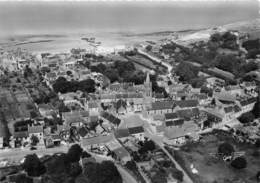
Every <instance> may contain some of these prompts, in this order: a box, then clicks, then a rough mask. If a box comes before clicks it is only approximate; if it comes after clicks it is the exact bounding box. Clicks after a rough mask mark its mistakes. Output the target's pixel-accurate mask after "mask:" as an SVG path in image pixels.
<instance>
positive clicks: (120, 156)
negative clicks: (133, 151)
mask: <svg viewBox="0 0 260 183" xmlns="http://www.w3.org/2000/svg"><path fill="white" fill-rule="evenodd" d="M106 147H107V148H108V149H109V150H110V151H112V152H114V154H115V157H114V158H115V159H116V160H118V161H120V162H121V163H122V164H123V165H125V164H126V163H127V162H128V161H131V159H132V158H131V156H130V153H129V152H128V151H127V150H126V149H125V148H124V147H123V146H122V145H121V144H120V143H119V142H118V141H117V140H116V139H114V140H111V141H109V142H108V143H106Z"/></svg>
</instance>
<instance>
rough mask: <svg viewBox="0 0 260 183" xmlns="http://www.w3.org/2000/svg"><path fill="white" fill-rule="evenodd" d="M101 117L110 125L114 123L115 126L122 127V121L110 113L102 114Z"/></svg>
mask: <svg viewBox="0 0 260 183" xmlns="http://www.w3.org/2000/svg"><path fill="white" fill-rule="evenodd" d="M101 117H102V118H103V119H105V120H107V121H109V122H110V123H112V124H113V125H115V126H116V127H117V126H119V125H120V123H121V120H120V119H119V118H117V117H115V116H114V115H112V114H110V113H108V112H102V113H101Z"/></svg>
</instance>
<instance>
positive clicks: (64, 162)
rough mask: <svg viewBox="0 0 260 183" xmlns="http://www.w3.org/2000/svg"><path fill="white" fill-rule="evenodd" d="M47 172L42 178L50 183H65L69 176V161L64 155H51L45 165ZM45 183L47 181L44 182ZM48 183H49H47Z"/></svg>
mask: <svg viewBox="0 0 260 183" xmlns="http://www.w3.org/2000/svg"><path fill="white" fill-rule="evenodd" d="M46 169H47V172H46V174H45V177H44V178H48V179H49V180H51V181H50V183H60V182H65V181H66V180H68V179H69V175H70V170H71V168H70V161H69V160H68V158H67V155H66V154H64V153H63V154H59V155H56V154H55V155H53V156H52V157H51V159H50V160H49V161H48V162H47V163H46ZM44 182H47V181H44ZM48 183H49V182H48Z"/></svg>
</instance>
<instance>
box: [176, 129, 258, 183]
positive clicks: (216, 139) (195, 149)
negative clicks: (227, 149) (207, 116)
mask: <svg viewBox="0 0 260 183" xmlns="http://www.w3.org/2000/svg"><path fill="white" fill-rule="evenodd" d="M223 142H229V143H230V144H232V145H233V146H234V148H235V150H236V151H244V152H245V157H246V160H247V167H246V168H245V169H242V170H237V169H234V168H233V167H231V165H230V164H229V163H226V162H224V161H223V160H220V159H218V158H215V157H213V156H211V155H210V153H216V152H217V151H218V146H219V144H221V143H223ZM259 151H260V149H258V153H257V148H256V147H255V146H253V145H250V144H239V143H237V142H236V141H234V140H233V138H232V137H231V136H229V135H228V134H225V133H215V134H208V135H206V136H204V137H203V138H202V140H201V141H200V142H198V143H195V144H188V145H185V146H184V147H182V148H181V150H180V151H176V152H175V158H176V161H178V162H179V163H180V164H181V165H182V166H183V167H184V169H185V170H186V171H187V173H188V174H189V175H190V176H191V178H192V179H193V180H194V182H195V183H256V182H257V181H256V174H257V172H258V171H260V153H259ZM191 164H193V165H194V167H195V168H196V169H197V170H198V174H193V173H192V171H191V167H190V166H191Z"/></svg>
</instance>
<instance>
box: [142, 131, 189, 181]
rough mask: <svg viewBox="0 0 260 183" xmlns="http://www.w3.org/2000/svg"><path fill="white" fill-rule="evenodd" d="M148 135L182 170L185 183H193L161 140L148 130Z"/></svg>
mask: <svg viewBox="0 0 260 183" xmlns="http://www.w3.org/2000/svg"><path fill="white" fill-rule="evenodd" d="M146 135H147V137H149V138H150V139H152V140H153V141H154V142H155V143H156V144H157V145H158V146H159V147H160V148H161V149H162V150H163V151H164V153H165V154H166V155H167V156H168V157H169V158H170V159H171V161H172V162H173V163H174V164H175V165H176V168H177V169H179V170H181V171H182V172H183V182H184V183H193V181H192V180H191V178H190V177H189V176H188V174H187V173H186V172H185V170H183V168H182V167H181V166H180V165H179V163H178V162H176V161H175V159H174V158H173V157H172V155H171V154H170V153H169V152H168V151H167V150H166V149H165V148H164V144H163V143H162V141H161V139H159V138H158V136H157V135H154V134H152V133H151V132H150V131H148V130H146Z"/></svg>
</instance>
